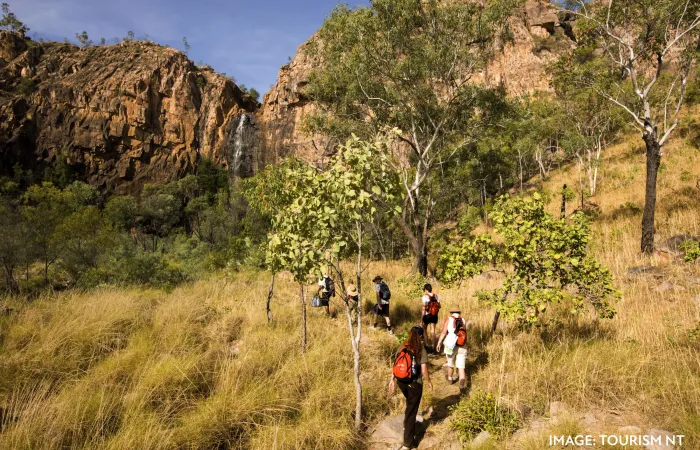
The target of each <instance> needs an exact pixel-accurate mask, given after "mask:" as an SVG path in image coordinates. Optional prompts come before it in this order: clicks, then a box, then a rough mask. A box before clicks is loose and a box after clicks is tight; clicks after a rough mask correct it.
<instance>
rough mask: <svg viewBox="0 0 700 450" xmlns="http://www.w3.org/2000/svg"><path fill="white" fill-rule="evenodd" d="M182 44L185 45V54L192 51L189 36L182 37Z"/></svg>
mask: <svg viewBox="0 0 700 450" xmlns="http://www.w3.org/2000/svg"><path fill="white" fill-rule="evenodd" d="M182 45H183V46H184V47H185V55H187V54H188V53H189V52H190V43H189V42H187V37H183V38H182Z"/></svg>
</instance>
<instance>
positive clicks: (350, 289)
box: [348, 284, 360, 297]
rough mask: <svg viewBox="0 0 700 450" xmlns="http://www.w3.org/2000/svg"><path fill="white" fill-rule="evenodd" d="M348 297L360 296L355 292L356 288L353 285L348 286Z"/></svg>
mask: <svg viewBox="0 0 700 450" xmlns="http://www.w3.org/2000/svg"><path fill="white" fill-rule="evenodd" d="M348 295H349V296H351V297H355V296H357V295H360V293H359V292H358V291H357V286H355V285H354V284H351V285H348Z"/></svg>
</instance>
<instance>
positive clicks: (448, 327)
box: [436, 307, 471, 394]
mask: <svg viewBox="0 0 700 450" xmlns="http://www.w3.org/2000/svg"><path fill="white" fill-rule="evenodd" d="M468 326H471V322H469V323H468V324H465V323H464V318H463V317H462V315H461V311H460V309H459V308H457V307H454V308H450V315H449V316H448V317H446V318H445V321H444V322H443V324H442V333H440V339H438V343H437V347H436V350H437V351H438V352H440V349H441V348H442V346H443V344H444V348H445V356H447V381H448V382H450V383H451V384H454V383H455V382H456V381H457V378H454V377H453V376H452V375H453V373H454V369H455V367H456V368H457V371H458V372H459V392H460V393H462V394H464V393H466V391H467V371H466V368H467V327H468Z"/></svg>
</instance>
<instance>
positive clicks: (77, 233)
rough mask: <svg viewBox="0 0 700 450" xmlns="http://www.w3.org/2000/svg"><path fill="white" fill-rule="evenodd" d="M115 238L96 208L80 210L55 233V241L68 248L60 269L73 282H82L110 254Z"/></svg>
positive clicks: (68, 218) (63, 253)
mask: <svg viewBox="0 0 700 450" xmlns="http://www.w3.org/2000/svg"><path fill="white" fill-rule="evenodd" d="M113 238H114V235H113V232H112V231H111V230H109V229H107V228H106V227H105V224H104V220H103V218H102V216H101V215H100V211H99V210H98V209H97V207H96V206H87V207H83V208H80V209H78V210H77V211H75V212H74V213H73V214H71V215H69V216H67V217H66V218H65V219H63V221H62V222H61V224H60V225H59V226H58V227H57V228H56V231H55V233H54V239H55V240H57V241H60V242H62V243H63V246H64V249H63V252H62V254H61V259H60V261H59V264H60V266H61V267H62V268H63V269H64V270H65V271H66V273H68V275H69V276H70V277H71V279H72V281H73V282H78V281H79V280H80V278H81V276H82V275H84V274H85V273H87V272H88V271H89V270H90V269H95V268H97V267H98V264H99V258H100V256H101V255H103V254H105V253H107V252H109V250H110V248H111V247H112V243H113V242H114V239H113Z"/></svg>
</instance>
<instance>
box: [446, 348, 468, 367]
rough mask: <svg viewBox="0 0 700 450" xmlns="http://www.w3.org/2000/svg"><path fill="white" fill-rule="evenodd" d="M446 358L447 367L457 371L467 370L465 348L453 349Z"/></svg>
mask: <svg viewBox="0 0 700 450" xmlns="http://www.w3.org/2000/svg"><path fill="white" fill-rule="evenodd" d="M445 356H447V367H451V368H453V369H454V368H455V367H457V368H458V369H466V368H467V348H466V347H455V348H454V350H453V351H452V354H451V355H445Z"/></svg>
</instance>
